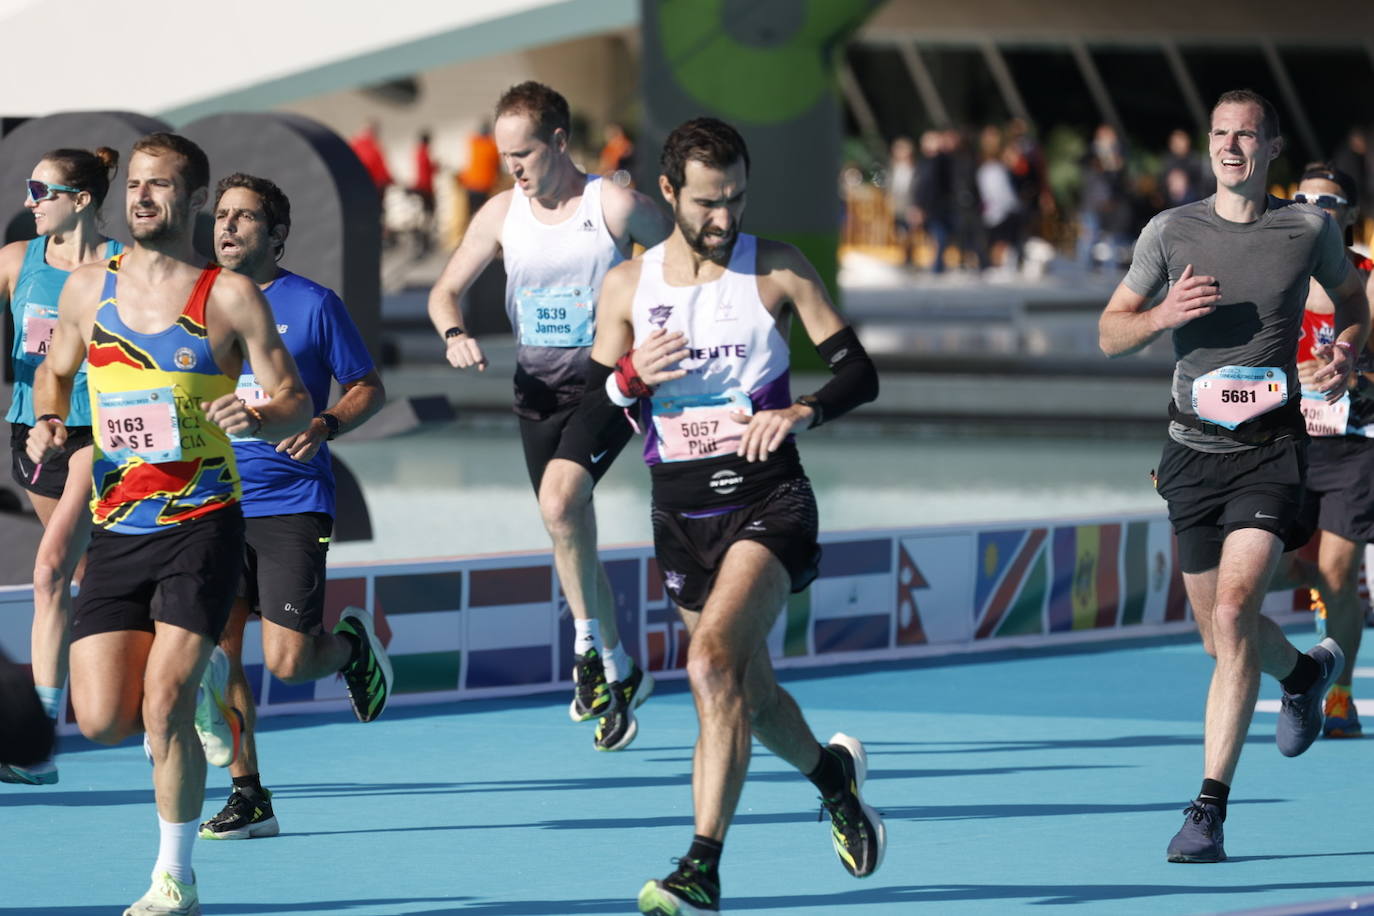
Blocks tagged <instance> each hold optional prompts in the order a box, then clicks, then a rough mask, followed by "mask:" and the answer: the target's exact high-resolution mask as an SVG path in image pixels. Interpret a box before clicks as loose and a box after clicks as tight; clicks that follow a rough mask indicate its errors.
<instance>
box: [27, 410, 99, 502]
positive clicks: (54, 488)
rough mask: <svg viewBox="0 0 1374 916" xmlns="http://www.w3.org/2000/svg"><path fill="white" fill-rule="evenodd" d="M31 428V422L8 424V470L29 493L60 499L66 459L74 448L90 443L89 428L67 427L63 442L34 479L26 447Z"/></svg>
mask: <svg viewBox="0 0 1374 916" xmlns="http://www.w3.org/2000/svg"><path fill="white" fill-rule="evenodd" d="M31 429H33V427H32V426H25V425H24V424H23V423H11V424H10V474H11V475H12V476H13V477H14V482H15V483H17V484H19V486H21V487H23V488H24V489H25V490H28V491H29V492H30V493H36V494H38V495H39V496H46V497H48V498H50V499H61V498H62V488H63V487H65V486H66V485H67V461H68V460H69V459H70V458H71V456H72V453H73V452H75V451H76V450H77V449H79V448H84V447H86V446H88V445H90V444H91V441H92V440H91V428H90V427H89V426H69V427H67V441H66V442H64V443H63V444H62V451H60V452H58V453H57V454H56V455H55V456H53V457H52V458H49V459H48V460H47V461H45V462H43V467H41V468H39V470H38V479H37V480H35V479H34V476H33V462H32V461H30V460H29V456H28V452H27V451H26V449H27V447H28V442H29V430H31Z"/></svg>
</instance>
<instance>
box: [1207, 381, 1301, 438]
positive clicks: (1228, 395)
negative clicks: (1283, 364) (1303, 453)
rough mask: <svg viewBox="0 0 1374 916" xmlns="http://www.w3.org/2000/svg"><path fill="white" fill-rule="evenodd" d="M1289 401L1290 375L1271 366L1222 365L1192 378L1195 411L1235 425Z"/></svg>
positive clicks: (1221, 423) (1210, 419)
mask: <svg viewBox="0 0 1374 916" xmlns="http://www.w3.org/2000/svg"><path fill="white" fill-rule="evenodd" d="M1287 403H1288V376H1287V375H1286V374H1285V373H1284V371H1283V370H1282V369H1275V368H1273V367H1272V366H1267V367H1266V366H1261V367H1254V366H1222V367H1221V368H1220V369H1216V370H1213V371H1212V372H1208V373H1207V374H1206V375H1201V376H1198V377H1197V378H1196V379H1195V380H1194V381H1193V413H1195V414H1197V415H1198V416H1199V417H1200V418H1202V419H1203V420H1206V421H1207V422H1208V423H1215V424H1216V425H1217V426H1224V427H1226V428H1227V429H1235V428H1236V427H1237V426H1239V425H1240V424H1242V423H1244V422H1245V421H1246V420H1253V419H1254V418H1255V417H1258V416H1259V415H1261V414H1265V413H1268V412H1269V411H1271V410H1273V409H1275V408H1277V407H1282V406H1283V405H1284V404H1287Z"/></svg>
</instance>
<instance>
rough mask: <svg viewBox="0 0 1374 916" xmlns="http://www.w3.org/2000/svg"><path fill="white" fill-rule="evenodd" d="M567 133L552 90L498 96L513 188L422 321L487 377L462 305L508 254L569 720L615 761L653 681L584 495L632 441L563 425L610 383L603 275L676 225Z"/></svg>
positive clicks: (450, 353)
mask: <svg viewBox="0 0 1374 916" xmlns="http://www.w3.org/2000/svg"><path fill="white" fill-rule="evenodd" d="M568 130H569V115H568V103H567V101H566V100H564V98H563V97H562V96H561V95H559V94H558V93H557V92H555V91H554V90H552V89H550V88H549V87H547V86H544V85H542V84H540V83H533V82H530V83H521V84H520V85H518V86H514V87H512V88H511V89H509V90H507V91H506V93H505V94H504V95H503V96H502V97H501V99H500V101H499V102H498V103H497V106H496V121H495V128H494V130H493V134H494V136H495V138H496V146H497V149H498V150H499V151H500V153H501V158H502V160H503V161H504V162H505V164H506V168H507V169H508V170H509V171H510V173H511V175H512V177H514V178H515V182H516V187H514V188H511V189H510V190H508V191H503V192H501V193H500V194H498V195H496V196H495V197H493V198H492V199H491V200H489V201H487V203H486V204H484V205H483V206H482V209H480V210H478V211H477V213H476V215H474V216H473V218H472V222H471V223H469V224H468V229H467V232H466V234H465V235H464V236H463V242H462V244H461V245H459V246H458V250H457V251H455V252H454V253H453V257H452V258H451V259H450V260H449V263H448V266H447V267H445V268H444V272H443V275H442V276H440V278H439V281H438V283H436V284H435V286H434V289H433V290H432V291H431V292H430V295H429V315H430V319H431V320H432V321H433V322H434V328H435V330H436V331H438V332H439V334H440V335H441V336H442V337H443V339H444V345H445V355H446V356H447V358H448V361H449V363H450V364H451V365H453V366H454V367H455V368H458V369H471V368H476V369H477V370H478V371H484V370H485V369H486V367H487V358H486V355H485V354H484V353H483V352H482V347H481V345H480V344H479V343H478V341H477V338H475V337H473V336H472V335H470V334H468V333H467V332H466V331H465V330H464V328H463V320H462V311H461V309H460V307H459V300H460V299H461V298H462V296H463V294H464V292H466V290H467V289H468V287H470V286H471V285H472V283H473V281H474V280H476V279H477V277H478V275H479V274H481V273H482V271H483V270H484V269H485V268H486V266H487V265H488V264H490V263H491V261H492V259H493V258H495V257H496V256H497V255H498V254H500V255H501V256H502V257H503V259H504V261H505V267H506V296H505V302H506V313H507V315H508V316H509V318H510V322H511V327H512V329H513V330H514V331H515V334H516V340H517V350H516V366H515V412H516V414H517V415H518V416H519V417H520V439H521V443H522V445H523V447H524V453H525V465H526V468H527V470H528V471H529V477H530V483H531V484H532V485H533V486H534V490H535V492H536V493H537V494H538V496H539V509H540V514H541V515H542V516H543V518H544V526H545V528H547V529H548V532H549V536H550V538H551V540H552V542H553V559H554V566H555V567H556V568H557V570H558V578H559V581H560V583H561V584H562V586H563V593H564V595H566V596H567V599H568V608H569V610H570V611H571V612H572V616H573V625H574V629H575V636H574V644H573V647H574V656H575V657H574V659H573V683H574V689H573V700H572V703H571V705H570V706H569V709H568V714H569V716H570V717H571V718H572V719H573V721H575V722H583V721H587V720H589V719H597V720H598V722H597V728H596V734H595V736H594V738H593V742H594V744H595V746H596V748H597V749H598V750H606V751H612V750H620V749H621V748H623V747H626V746H627V745H629V743H630V742H631V741H633V740H634V737H635V735H636V733H637V731H638V726H637V724H636V722H635V718H634V714H633V710H634V708H635V707H636V706H638V705H639V704H640V703H643V702H644V700H645V699H647V698H648V696H649V694H650V693H651V692H652V691H653V679H652V678H651V677H649V676H648V675H647V674H646V673H644V672H643V670H642V669H640V667H639V666H638V665H636V664H635V663H634V662H633V660H632V659H630V657H629V656H628V655H627V654H626V651H625V649H624V648H623V647H622V646H621V645H620V635H619V633H618V631H617V629H616V624H615V605H614V600H613V597H612V593H611V586H610V582H609V580H607V578H606V571H605V569H604V568H603V567H602V565H601V563H600V561H599V560H598V559H597V554H596V514H595V512H594V510H593V507H592V490H593V488H594V487H595V486H596V482H597V481H598V480H600V479H601V477H602V475H603V474H605V473H606V470H607V468H609V467H610V465H611V462H613V461H614V460H615V457H616V455H618V454H619V453H620V450H621V449H622V448H624V447H625V443H626V442H628V441H629V431H628V429H627V428H626V429H622V427H623V424H621V425H620V426H618V427H617V433H618V435H617V436H614V437H609V438H607V439H606V440H604V442H602V444H600V445H597V444H596V443H595V442H593V441H591V440H589V439H587V438H586V437H581V436H578V435H576V431H575V430H572V429H570V428H569V426H568V420H569V419H570V418H571V417H572V415H573V412H574V411H575V410H576V409H577V405H578V403H579V402H580V401H581V399H582V393H583V391H584V390H585V389H586V388H587V387H588V386H589V385H590V386H596V387H599V386H600V385H601V384H602V383H603V382H604V381H605V373H604V372H602V373H600V374H589V372H588V369H589V367H590V366H591V363H590V361H589V359H588V347H589V345H590V344H591V341H592V334H593V329H594V327H595V311H594V310H595V306H596V300H597V294H598V292H599V290H600V287H601V281H602V278H603V277H604V276H605V274H606V271H607V270H608V269H609V268H610V267H611V266H612V265H613V264H615V263H617V262H618V261H620V260H622V259H624V258H625V257H628V256H629V254H630V253H631V249H632V247H633V246H634V245H635V244H639V245H643V246H649V245H655V244H657V243H658V242H660V241H662V240H663V239H664V238H665V237H666V236H667V235H668V230H669V228H670V227H669V225H668V222H667V220H666V219H665V218H664V216H663V214H662V212H661V211H660V209H659V208H658V207H657V206H656V205H655V204H654V203H653V202H652V201H650V200H649V199H648V198H647V197H645V196H644V195H642V194H637V193H635V192H634V191H630V190H627V189H626V188H622V187H620V186H619V185H616V184H613V183H612V182H609V181H602V180H601V179H599V178H596V177H595V176H588V175H584V174H583V173H582V172H580V171H578V169H577V166H576V165H574V164H573V161H572V159H571V158H570V157H569V156H568Z"/></svg>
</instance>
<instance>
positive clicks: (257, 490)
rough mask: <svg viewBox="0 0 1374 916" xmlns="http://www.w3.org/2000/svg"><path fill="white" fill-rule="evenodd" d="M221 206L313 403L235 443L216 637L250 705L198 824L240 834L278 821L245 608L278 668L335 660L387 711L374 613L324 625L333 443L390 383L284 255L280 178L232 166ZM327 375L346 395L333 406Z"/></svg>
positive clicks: (239, 263)
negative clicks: (229, 574)
mask: <svg viewBox="0 0 1374 916" xmlns="http://www.w3.org/2000/svg"><path fill="white" fill-rule="evenodd" d="M214 212H215V256H216V258H217V259H218V260H219V263H220V264H221V265H223V266H224V267H227V268H229V269H230V270H234V271H237V272H238V273H241V274H246V275H247V276H250V277H252V278H253V279H254V280H256V281H257V282H258V284H259V285H260V286H261V287H262V291H263V294H264V295H265V296H266V297H267V301H268V303H269V304H270V305H271V306H272V313H273V315H274V316H275V317H276V319H277V330H278V332H280V334H281V336H282V340H283V341H284V342H285V343H286V347H287V349H288V350H290V351H291V355H292V356H293V357H294V358H295V360H296V366H297V368H298V369H299V370H300V375H301V379H302V380H303V381H304V382H305V386H306V388H307V389H309V391H310V397H311V399H312V400H313V402H314V405H315V414H316V416H315V419H314V420H313V421H312V422H311V424H310V426H309V428H307V429H306V430H305V432H302V433H299V434H297V435H295V436H292V437H291V438H289V439H284V440H282V441H281V442H279V443H276V444H273V443H270V442H263V441H261V440H258V439H252V438H245V439H239V440H237V441H236V442H235V443H234V457H235V458H236V459H237V460H238V467H239V474H240V476H241V477H242V478H243V515H244V519H245V522H246V541H247V548H246V555H245V565H244V576H243V583H242V586H241V588H240V593H239V594H240V598H239V600H238V602H237V603H236V604H235V607H234V611H233V614H232V615H231V617H230V620H229V624H228V626H226V627H225V631H224V636H223V638H222V639H221V643H220V645H221V647H222V648H223V649H224V650H225V651H226V652H227V653H228V654H229V657H230V660H231V662H232V667H231V672H232V673H231V675H230V681H229V702H230V703H231V704H232V705H234V706H236V707H237V708H239V709H241V710H243V711H244V714H245V719H246V722H245V728H244V731H243V744H242V749H241V751H240V753H239V756H238V758H237V760H236V761H235V762H234V763H233V764H232V765H231V767H230V769H229V772H230V774H231V775H232V777H233V781H234V788H233V791H232V792H231V793H230V795H229V801H228V803H227V804H226V805H225V806H224V810H222V811H221V812H220V813H219V814H217V815H215V816H214V817H212V818H210V819H209V820H208V821H206V822H205V823H203V824H202V825H201V831H200V835H201V836H202V837H205V838H207V839H235V840H241V839H248V838H250V837H259V836H273V835H275V834H276V833H277V832H278V827H277V819H276V817H275V815H274V814H273V812H272V803H271V801H270V793H268V792H267V791H266V790H264V789H263V787H262V783H261V782H260V780H259V776H258V763H257V749H256V747H255V742H254V740H253V722H254V719H255V716H254V703H253V694H252V691H251V690H250V689H249V686H248V681H247V679H246V677H245V676H244V672H243V664H242V653H243V632H244V625H245V624H246V623H247V620H248V615H249V614H250V613H255V612H256V613H258V614H261V615H262V649H263V656H264V658H265V660H266V662H267V667H268V668H269V669H270V670H271V671H272V673H273V674H275V675H276V676H277V677H278V678H280V679H281V680H283V681H286V682H287V683H303V682H306V681H312V680H315V679H317V678H321V677H325V676H326V675H330V674H333V673H334V672H336V671H341V672H342V673H343V675H344V678H345V680H346V681H347V683H348V692H349V697H350V698H351V699H352V701H353V710H354V713H355V714H356V715H357V716H358V718H359V719H360V720H361V721H363V722H370V721H372V720H373V719H375V718H376V717H377V716H378V715H380V714H381V712H382V709H383V707H384V706H385V705H386V700H387V695H388V693H389V692H390V690H391V663H390V662H389V661H388V659H387V656H386V651H385V650H384V649H383V648H382V644H381V642H380V640H379V639H378V638H377V636H376V633H375V631H374V630H373V627H372V618H371V615H369V614H368V613H367V612H366V611H363V610H360V609H358V608H349V609H347V610H346V611H345V612H344V614H343V617H342V619H341V620H340V622H339V624H338V626H336V627H335V628H334V630H333V632H332V633H330V632H325V630H324V628H323V620H324V591H325V554H326V552H327V551H328V549H329V540H330V537H331V534H332V532H333V528H334V472H333V469H332V467H331V464H330V458H329V447H328V446H327V445H326V444H325V443H326V442H327V441H328V440H330V439H333V438H334V437H335V436H336V435H338V434H339V433H340V432H343V431H345V430H349V429H353V428H354V427H356V426H358V425H360V424H362V423H363V422H364V421H366V420H367V418H368V417H370V416H372V415H373V414H374V413H376V412H377V411H378V410H379V409H381V407H382V404H383V403H384V402H385V400H386V393H385V391H384V390H383V389H382V380H381V378H380V377H379V376H378V374H377V370H376V368H375V367H374V366H373V364H372V358H371V357H370V356H369V355H368V352H367V347H366V346H364V344H363V339H362V336H361V335H360V334H359V333H358V329H357V327H356V326H355V325H354V324H353V320H352V319H351V318H350V317H349V315H348V310H347V309H346V308H345V307H344V304H343V302H342V301H341V300H340V299H339V297H338V296H337V295H335V293H334V291H333V290H330V289H326V288H325V287H323V286H320V285H319V284H318V283H314V282H312V281H310V280H307V279H306V278H305V277H301V276H298V275H297V274H293V273H291V272H290V271H288V270H284V269H282V268H280V267H278V266H277V260H278V259H279V258H280V257H281V256H282V252H283V250H284V248H285V243H286V236H287V233H288V232H289V231H290V228H291V205H290V202H289V201H288V200H287V198H286V195H285V194H283V193H282V191H281V189H280V188H278V187H277V186H276V185H275V184H273V183H272V182H270V181H268V180H266V179H263V178H256V177H254V176H252V175H243V174H234V175H230V176H229V177H227V178H224V179H222V180H221V181H220V182H219V185H218V186H217V187H216V189H215V210H214ZM331 379H337V380H338V382H339V384H340V385H341V386H342V387H343V395H342V396H341V397H340V398H339V400H338V402H337V403H335V404H334V405H333V406H329V407H326V405H328V404H329V387H330V380H331ZM261 396H262V392H261V390H260V389H259V388H258V387H257V385H256V383H255V381H254V378H253V375H252V373H251V372H249V371H248V367H247V366H246V365H245V367H244V374H243V375H242V376H241V377H240V378H239V397H240V398H242V399H243V400H244V401H245V402H247V403H248V404H249V406H252V405H253V403H254V402H255V401H256V400H258V399H259V398H260V397H261Z"/></svg>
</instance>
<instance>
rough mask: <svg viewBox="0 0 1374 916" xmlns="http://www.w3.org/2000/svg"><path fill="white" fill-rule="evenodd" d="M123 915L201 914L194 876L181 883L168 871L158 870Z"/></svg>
mask: <svg viewBox="0 0 1374 916" xmlns="http://www.w3.org/2000/svg"><path fill="white" fill-rule="evenodd" d="M124 916H201V911H200V900H199V898H198V897H197V895H196V880H195V877H194V876H192V878H191V883H189V884H183V883H182V882H180V881H178V880H177V879H176V878H173V877H172V876H171V874H170V873H168V872H165V871H164V872H158V873H157V874H156V875H154V876H153V886H152V887H150V888H148V893H146V894H144V895H143V896H142V897H139V898H138V900H136V901H134V903H133V905H132V906H130V907H129V908H128V909H127V910H125V911H124Z"/></svg>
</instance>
